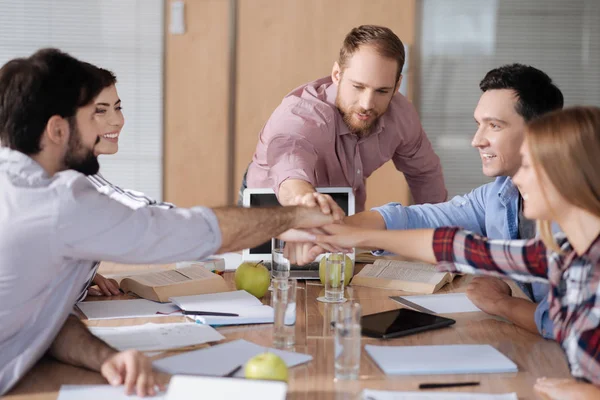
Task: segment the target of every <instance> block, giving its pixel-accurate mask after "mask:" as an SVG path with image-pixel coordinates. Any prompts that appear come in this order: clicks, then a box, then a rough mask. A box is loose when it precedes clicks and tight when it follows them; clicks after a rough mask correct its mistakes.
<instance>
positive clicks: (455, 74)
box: [416, 0, 600, 196]
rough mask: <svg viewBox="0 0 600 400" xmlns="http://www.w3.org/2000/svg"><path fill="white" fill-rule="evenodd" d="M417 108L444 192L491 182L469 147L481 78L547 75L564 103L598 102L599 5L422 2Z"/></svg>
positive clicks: (544, 0) (534, 0)
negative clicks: (512, 68) (498, 71)
mask: <svg viewBox="0 0 600 400" xmlns="http://www.w3.org/2000/svg"><path fill="white" fill-rule="evenodd" d="M422 6H423V10H422V16H423V20H422V25H421V60H420V63H419V68H420V71H419V72H420V87H419V88H418V90H419V91H420V93H419V102H418V104H417V105H416V106H417V107H418V108H419V111H420V115H421V120H422V123H423V126H424V128H425V131H426V132H427V135H428V136H429V138H430V140H431V141H432V143H433V146H434V149H435V151H436V152H437V154H438V155H439V156H440V159H441V161H442V166H443V168H444V176H445V179H446V185H447V187H448V191H449V195H450V196H454V195H457V194H464V193H467V192H469V191H470V190H472V189H473V188H475V187H477V186H479V185H482V184H484V183H486V182H489V181H491V179H490V178H486V177H485V176H484V175H483V174H482V172H481V161H480V159H479V155H478V152H477V150H476V149H474V148H472V147H471V145H470V143H471V139H472V137H473V135H474V133H475V131H476V125H475V122H474V119H473V111H474V110H475V107H476V105H477V102H478V100H479V96H480V95H481V92H480V90H479V81H480V80H481V79H483V77H484V76H485V74H486V73H487V72H488V71H489V70H491V69H493V68H496V67H498V66H500V65H503V64H509V63H515V62H518V63H522V64H528V65H532V66H534V67H536V68H539V69H541V70H542V71H544V72H546V73H547V74H548V75H549V76H550V77H551V78H552V79H553V80H554V82H555V83H556V84H557V85H558V87H559V88H560V89H561V90H562V92H563V94H564V96H565V105H566V106H568V105H576V104H581V105H596V106H598V105H600V69H599V68H598V65H600V41H599V40H598V38H600V2H598V1H597V0H571V1H564V0H485V1H482V0H423V2H422Z"/></svg>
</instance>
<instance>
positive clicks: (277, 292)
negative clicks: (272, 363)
mask: <svg viewBox="0 0 600 400" xmlns="http://www.w3.org/2000/svg"><path fill="white" fill-rule="evenodd" d="M272 284H273V293H272V299H273V311H274V313H275V319H274V322H273V345H274V346H275V347H278V348H285V347H289V346H293V345H294V343H296V285H297V282H296V280H295V279H273V281H272Z"/></svg>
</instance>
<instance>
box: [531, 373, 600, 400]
mask: <svg viewBox="0 0 600 400" xmlns="http://www.w3.org/2000/svg"><path fill="white" fill-rule="evenodd" d="M533 388H534V390H535V392H536V393H537V394H538V395H539V396H540V397H541V398H542V399H544V400H588V399H589V400H592V399H599V398H600V388H598V387H596V386H594V385H592V384H591V383H585V382H577V381H576V380H575V379H547V378H539V379H538V380H537V382H536V383H535V386H534V387H533Z"/></svg>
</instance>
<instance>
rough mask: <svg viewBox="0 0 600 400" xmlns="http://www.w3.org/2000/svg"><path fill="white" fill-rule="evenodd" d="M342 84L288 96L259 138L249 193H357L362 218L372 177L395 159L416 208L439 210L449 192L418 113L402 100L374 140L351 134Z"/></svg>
mask: <svg viewBox="0 0 600 400" xmlns="http://www.w3.org/2000/svg"><path fill="white" fill-rule="evenodd" d="M336 95H337V85H335V84H334V83H333V82H332V80H331V77H326V78H323V79H319V80H317V81H315V82H311V83H308V84H306V85H303V86H300V87H299V88H297V89H294V90H293V91H292V92H291V93H290V94H288V95H287V96H286V97H284V99H283V101H282V102H281V104H280V105H279V107H277V108H276V109H275V111H274V112H273V114H272V115H271V118H269V120H268V121H267V123H266V124H265V126H264V127H263V129H262V131H261V132H260V135H259V140H258V145H257V146H256V152H255V153H254V156H253V158H252V163H251V164H250V166H249V167H248V175H247V185H248V187H249V188H273V190H275V192H276V193H279V185H281V183H282V182H283V181H285V180H286V179H301V180H304V181H307V182H309V183H310V184H312V185H313V186H314V187H340V186H350V187H352V188H353V189H354V195H355V197H356V211H357V212H358V211H363V210H364V207H365V200H366V197H367V194H366V185H365V184H366V178H368V177H369V176H370V175H371V174H372V173H373V171H375V170H376V169H377V168H379V167H381V166H382V165H383V164H385V163H386V162H387V161H389V160H393V161H394V165H395V166H396V168H397V169H398V171H402V172H403V173H404V174H405V176H406V180H407V182H408V185H409V186H410V190H411V192H412V195H413V198H414V200H415V202H417V203H439V202H442V201H445V200H446V197H447V191H446V187H445V186H444V178H443V175H442V168H441V165H440V159H439V157H438V156H437V155H436V154H435V153H434V152H433V149H432V147H431V143H430V142H429V139H427V136H426V135H425V132H424V131H423V128H422V127H421V123H420V121H419V116H418V115H417V112H416V110H415V109H414V107H413V106H412V104H410V102H409V101H408V100H406V98H405V97H404V96H402V95H401V94H399V93H397V94H396V95H394V96H393V98H392V101H391V103H390V105H389V108H388V109H387V111H386V112H385V113H384V114H383V115H382V116H381V118H379V120H378V121H377V123H376V124H375V125H374V126H373V130H372V132H371V134H370V135H368V136H366V137H363V138H359V137H358V136H357V135H355V134H353V133H351V132H350V129H349V128H348V126H347V125H346V123H345V122H344V120H343V119H342V115H341V114H340V112H339V110H338V109H337V107H336V106H335V98H336Z"/></svg>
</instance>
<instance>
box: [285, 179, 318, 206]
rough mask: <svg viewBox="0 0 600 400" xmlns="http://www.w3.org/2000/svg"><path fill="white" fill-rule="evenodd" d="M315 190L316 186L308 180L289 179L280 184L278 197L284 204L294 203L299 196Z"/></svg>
mask: <svg viewBox="0 0 600 400" xmlns="http://www.w3.org/2000/svg"><path fill="white" fill-rule="evenodd" d="M313 192H315V188H314V186H313V185H311V184H310V183H309V182H307V181H303V180H301V179H287V180H285V181H283V182H282V183H281V185H279V194H278V196H277V199H278V200H279V203H280V204H281V205H283V206H289V205H292V204H294V199H296V197H297V196H302V195H305V194H307V193H313Z"/></svg>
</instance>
